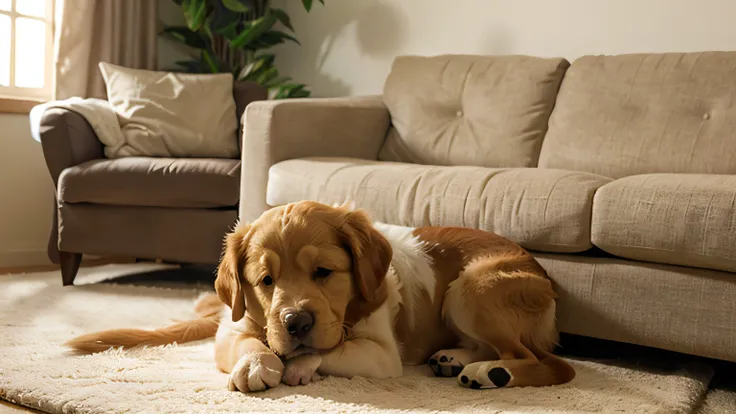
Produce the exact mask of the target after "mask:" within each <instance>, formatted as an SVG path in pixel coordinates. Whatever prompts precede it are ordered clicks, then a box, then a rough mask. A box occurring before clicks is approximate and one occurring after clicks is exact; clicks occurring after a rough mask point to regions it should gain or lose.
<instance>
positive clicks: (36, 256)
mask: <svg viewBox="0 0 736 414" xmlns="http://www.w3.org/2000/svg"><path fill="white" fill-rule="evenodd" d="M48 265H51V260H49V256H48V253H47V252H46V249H43V250H4V251H0V267H24V266H29V267H30V266H48Z"/></svg>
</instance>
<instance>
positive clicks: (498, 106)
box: [379, 55, 570, 167]
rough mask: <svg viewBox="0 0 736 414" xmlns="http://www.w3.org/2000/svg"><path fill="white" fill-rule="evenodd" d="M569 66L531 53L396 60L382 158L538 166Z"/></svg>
mask: <svg viewBox="0 0 736 414" xmlns="http://www.w3.org/2000/svg"><path fill="white" fill-rule="evenodd" d="M569 65H570V64H569V63H568V62H567V61H566V60H565V59H544V58H537V57H531V56H467V55H444V56H434V57H418V56H404V57H399V58H398V59H396V61H395V62H394V64H393V68H392V69H391V73H390V75H389V77H388V79H387V80H386V84H385V87H384V95H383V99H384V102H385V104H386V106H387V107H388V109H389V112H390V113H391V122H392V125H393V128H391V131H390V133H389V135H388V138H387V140H386V143H385V144H384V145H383V148H382V149H381V153H380V155H379V158H380V159H381V160H385V161H400V162H408V163H416V164H430V165H474V166H483V167H534V166H536V165H537V158H538V156H539V150H540V147H541V145H542V139H543V137H544V134H545V132H546V131H547V121H548V119H549V115H550V113H551V112H552V108H553V107H554V104H555V96H556V95H557V90H558V88H559V85H560V81H561V80H562V77H563V76H564V74H565V70H566V69H567V67H568V66H569Z"/></svg>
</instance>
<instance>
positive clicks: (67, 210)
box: [39, 82, 267, 285]
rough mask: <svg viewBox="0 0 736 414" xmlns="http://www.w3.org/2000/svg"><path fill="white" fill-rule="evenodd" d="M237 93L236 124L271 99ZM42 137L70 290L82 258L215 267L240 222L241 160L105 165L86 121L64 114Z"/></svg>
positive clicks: (51, 117) (48, 117)
mask: <svg viewBox="0 0 736 414" xmlns="http://www.w3.org/2000/svg"><path fill="white" fill-rule="evenodd" d="M233 95H234V97H235V102H236V106H237V111H238V119H242V115H243V112H244V111H245V107H246V106H247V105H248V104H249V103H250V102H253V101H256V100H264V99H267V91H266V90H265V89H264V88H262V87H261V86H259V85H256V84H253V83H247V82H242V83H236V85H235V88H234V90H233ZM39 135H40V139H41V144H42V147H43V153H44V157H45V159H46V165H47V166H48V169H49V173H50V174H51V177H52V179H53V181H54V185H55V188H56V205H55V208H54V224H53V228H52V229H51V236H50V238H49V245H48V252H49V258H50V259H51V261H52V262H54V263H58V264H60V267H61V275H62V282H63V284H64V285H71V284H73V282H74V278H75V277H76V274H77V271H78V270H79V266H80V264H81V260H82V254H92V255H98V256H127V257H136V258H150V259H163V260H167V261H173V262H181V263H192V264H215V263H217V261H218V260H219V256H220V249H221V245H222V239H223V237H224V235H225V233H226V232H227V231H228V230H229V229H230V228H231V226H232V225H233V223H234V222H235V221H236V220H237V217H238V203H239V194H240V170H241V169H240V159H212V158H207V159H204V158H150V157H131V158H120V159H106V158H105V156H104V152H103V146H102V144H101V143H100V141H99V139H97V136H96V135H95V133H94V131H93V130H92V127H91V126H90V125H89V124H88V123H87V121H86V120H85V119H84V118H83V117H82V116H80V115H78V114H77V113H75V112H71V111H68V110H65V109H60V108H51V109H48V110H47V111H46V112H45V113H44V114H43V116H42V117H41V127H40V134H39ZM240 135H242V134H240Z"/></svg>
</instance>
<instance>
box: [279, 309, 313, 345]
mask: <svg viewBox="0 0 736 414" xmlns="http://www.w3.org/2000/svg"><path fill="white" fill-rule="evenodd" d="M282 320H283V322H284V326H286V331H287V332H288V333H289V335H291V336H295V337H297V338H299V339H304V338H306V337H307V335H309V331H310V330H311V329H312V325H314V316H312V314H311V313H309V312H307V311H305V310H300V311H288V312H284V314H283V315H282Z"/></svg>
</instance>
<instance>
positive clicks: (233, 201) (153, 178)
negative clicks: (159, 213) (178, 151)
mask: <svg viewBox="0 0 736 414" xmlns="http://www.w3.org/2000/svg"><path fill="white" fill-rule="evenodd" d="M239 192H240V160H233V159H205V158H200V159H196V158H187V159H177V158H148V157H127V158H120V159H115V160H93V161H89V162H86V163H83V164H80V165H77V166H74V167H70V168H67V169H66V170H64V171H63V172H62V173H61V175H60V176H59V186H58V197H59V200H60V201H62V202H65V203H93V204H106V205H118V206H149V207H179V208H216V207H233V206H236V205H237V204H238V200H239Z"/></svg>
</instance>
